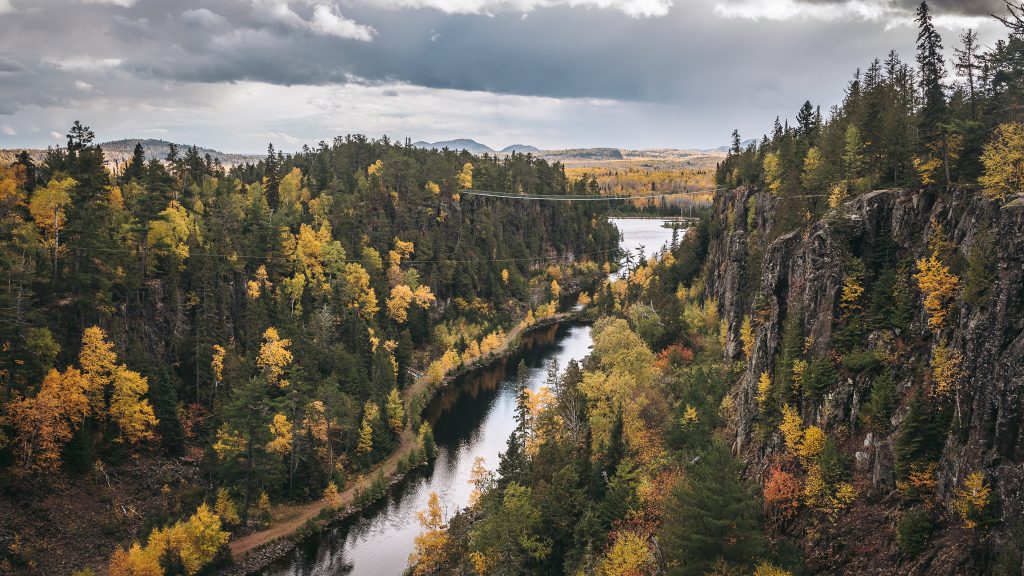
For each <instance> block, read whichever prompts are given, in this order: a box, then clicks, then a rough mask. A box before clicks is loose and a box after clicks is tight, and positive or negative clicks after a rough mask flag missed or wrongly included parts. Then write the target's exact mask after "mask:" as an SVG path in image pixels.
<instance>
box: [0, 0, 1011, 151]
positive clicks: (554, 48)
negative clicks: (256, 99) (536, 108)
mask: <svg viewBox="0 0 1024 576" xmlns="http://www.w3.org/2000/svg"><path fill="white" fill-rule="evenodd" d="M2 1H3V0H0V2H2ZM577 1H578V0H577ZM751 1H752V0H692V1H691V0H687V1H686V2H683V1H682V0H679V1H676V2H675V3H674V6H672V8H671V9H670V10H667V13H666V11H665V10H663V9H662V8H664V7H665V6H669V5H670V3H667V2H666V1H665V0H586V2H589V4H588V3H586V2H585V3H584V5H585V6H588V8H582V9H581V8H570V7H567V6H566V2H560V1H558V0H458V1H457V2H456V1H455V0H453V1H452V2H451V3H449V4H445V2H446V0H389V1H388V2H384V3H382V2H371V1H370V0H290V1H286V0H224V1H222V2H216V3H212V2H208V1H205V0H138V1H137V2H135V3H134V4H132V3H131V2H115V3H106V4H97V3H95V2H93V3H89V4H86V3H84V2H82V1H81V0H33V1H31V2H30V1H29V0H13V3H12V5H13V8H14V10H15V11H14V12H13V13H8V14H4V15H3V17H0V54H2V55H3V56H0V79H2V81H0V103H2V104H0V113H3V112H8V113H11V112H14V113H17V112H16V111H17V110H20V109H32V110H40V109H45V108H47V107H62V108H65V109H69V110H73V109H76V108H81V107H84V106H85V104H86V103H90V102H91V103H93V105H94V106H98V107H102V106H106V105H108V104H104V102H108V101H113V100H111V99H115V98H116V99H117V101H118V102H121V103H123V102H129V103H134V104H135V105H137V106H138V107H139V109H146V110H147V111H149V112H147V113H152V114H156V112H151V110H152V109H154V108H158V107H160V106H163V107H167V106H171V105H173V106H176V107H185V108H187V107H188V106H203V102H204V100H203V99H204V98H209V94H208V93H207V92H204V91H203V90H201V89H200V88H198V87H197V86H202V85H206V86H211V87H212V86H219V85H223V84H226V83H238V82H246V81H252V82H261V83H268V84H273V85H283V86H332V85H368V86H376V85H380V86H381V91H379V92H378V94H379V95H381V96H390V95H392V94H395V92H394V91H393V90H392V87H394V86H396V85H402V84H405V85H412V86H419V87H426V88H431V89H453V90H459V91H479V92H481V93H496V94H508V95H522V96H539V97H550V98H579V99H592V100H595V101H603V100H608V101H615V102H629V103H635V104H636V105H637V106H653V107H658V108H657V112H656V113H657V114H661V115H665V114H678V115H680V116H683V115H686V117H687V118H690V117H692V118H694V120H693V123H694V125H699V129H701V130H710V129H712V128H711V127H709V126H706V125H710V124H711V123H712V122H716V123H718V124H723V123H725V124H724V125H723V126H720V127H715V128H714V129H715V130H721V131H723V133H727V132H724V131H726V130H727V129H729V128H731V127H732V126H740V127H754V128H751V129H750V130H745V131H747V132H750V131H751V130H757V131H758V132H760V131H763V130H764V129H765V128H767V126H764V127H762V126H761V125H762V124H763V122H764V119H765V118H766V117H767V118H774V116H775V114H779V113H783V115H786V114H785V112H786V111H795V110H796V109H797V108H798V107H799V104H800V103H802V102H803V101H804V99H810V100H812V101H813V102H815V103H821V104H822V105H823V106H824V107H826V108H827V106H828V105H830V104H832V103H835V102H837V101H838V100H839V99H840V98H841V97H842V89H843V86H844V85H845V82H846V81H847V80H848V78H849V76H850V74H851V73H852V71H853V70H854V69H855V68H857V67H863V66H865V65H866V64H867V63H868V62H869V61H870V60H871V59H872V58H874V57H880V56H884V54H885V53H886V52H887V51H888V50H889V49H891V48H895V49H897V50H898V51H900V52H901V53H902V54H903V55H904V56H905V57H908V58H909V57H911V56H912V50H913V41H914V31H913V30H912V29H910V28H907V27H906V22H903V23H900V24H896V25H890V24H891V22H888V21H879V20H871V19H866V18H856V17H852V18H851V17H845V16H843V17H839V18H835V19H822V20H820V21H818V20H815V21H808V20H807V19H799V18H798V19H787V18H774V19H768V20H763V19H762V20H759V19H758V17H756V16H753V17H745V16H742V15H741V16H740V17H733V18H728V17H725V16H723V13H722V11H721V8H722V6H728V5H733V4H743V3H744V2H746V3H747V4H748V5H749V4H750V3H751ZM796 1H799V0H796ZM803 1H804V3H807V2H814V3H815V4H816V5H817V6H824V7H825V8H828V7H830V6H836V7H837V9H841V7H842V6H843V5H844V4H846V3H844V2H838V1H836V2H833V1H830V0H803ZM871 1H872V0H865V1H864V2H862V3H861V4H865V3H866V4H871ZM878 2H879V3H880V4H879V5H884V7H886V10H887V11H886V12H885V14H887V15H892V14H894V13H895V14H902V15H912V14H913V8H914V3H913V2H911V0H878ZM896 2H900V3H901V4H896ZM117 4H122V5H117ZM754 4H755V5H756V4H757V3H756V2H755V3H754ZM932 4H933V6H934V7H935V12H936V13H940V14H986V13H988V12H990V11H995V10H996V9H998V8H999V6H1000V5H1001V4H1000V2H999V1H998V0H969V1H967V2H958V1H954V0H937V1H936V0H933V2H932ZM126 5H127V6H126ZM447 5H450V6H456V7H458V9H452V10H445V9H443V8H444V7H445V6H447ZM382 6H386V7H382ZM396 6H398V7H396ZM402 6H404V7H405V8H403V7H402ZM408 6H427V7H421V8H408ZM430 6H433V8H431V7H430ZM466 6H469V7H470V8H469V9H463V8H464V7H466ZM545 6H548V7H545ZM598 6H601V7H605V8H606V9H598V8H596V7H598ZM437 7H441V8H442V9H437ZM517 7H518V8H519V9H517ZM652 7H653V8H652ZM662 14H663V15H662ZM904 20H905V18H904ZM944 34H946V35H947V36H949V40H950V41H949V42H947V44H952V43H953V35H952V34H951V33H950V31H949V30H945V31H944ZM386 99H387V100H389V101H398V100H401V99H400V98H386ZM97 102H98V104H97ZM168 102H171V104H168ZM595 105H599V106H605V105H604V104H601V103H598V104H595ZM666 107H670V108H666ZM671 107H674V108H671ZM607 109H608V111H609V114H613V113H615V109H614V107H612V106H608V107H607ZM651 110H655V109H654V108H652V109H651ZM132 111H133V110H127V111H126V113H130V112H132ZM438 113H439V114H440V113H443V110H439V111H438ZM32 114H36V117H41V116H42V114H43V113H41V112H33V113H32ZM651 114H655V112H651ZM26 123H30V122H26ZM651 125H652V127H653V129H658V125H659V123H658V122H656V121H652V122H651ZM752 135H753V134H752ZM403 136H404V135H403ZM607 143H613V142H607Z"/></svg>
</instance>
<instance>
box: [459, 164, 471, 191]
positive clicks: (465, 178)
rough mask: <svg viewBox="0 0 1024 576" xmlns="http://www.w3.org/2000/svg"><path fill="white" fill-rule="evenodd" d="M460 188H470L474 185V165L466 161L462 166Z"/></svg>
mask: <svg viewBox="0 0 1024 576" xmlns="http://www.w3.org/2000/svg"><path fill="white" fill-rule="evenodd" d="M458 181H459V188H461V189H463V190H468V189H470V188H472V187H473V165H472V164H470V163H469V162H466V163H465V164H464V165H463V166H462V172H459V177H458Z"/></svg>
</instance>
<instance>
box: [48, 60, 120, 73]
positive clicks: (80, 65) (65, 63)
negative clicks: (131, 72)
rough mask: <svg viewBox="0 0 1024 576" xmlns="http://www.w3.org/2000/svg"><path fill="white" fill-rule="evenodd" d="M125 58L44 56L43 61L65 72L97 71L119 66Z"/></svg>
mask: <svg viewBox="0 0 1024 576" xmlns="http://www.w3.org/2000/svg"><path fill="white" fill-rule="evenodd" d="M122 62H123V60H121V59H120V58H91V57H89V56H73V57H69V58H57V57H53V56H47V57H44V58H43V60H42V63H43V64H44V65H46V66H49V67H51V68H56V69H58V70H62V71H64V72H96V71H100V70H109V69H111V68H117V67H118V66H120V65H121V63H122Z"/></svg>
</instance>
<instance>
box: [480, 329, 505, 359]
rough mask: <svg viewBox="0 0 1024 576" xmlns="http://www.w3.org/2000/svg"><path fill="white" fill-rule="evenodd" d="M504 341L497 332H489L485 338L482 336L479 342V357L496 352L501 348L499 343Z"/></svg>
mask: <svg viewBox="0 0 1024 576" xmlns="http://www.w3.org/2000/svg"><path fill="white" fill-rule="evenodd" d="M503 340H504V338H503V337H502V336H500V335H499V334H498V333H497V332H491V333H490V334H488V335H487V336H484V338H483V340H481V341H480V355H481V356H487V355H489V354H491V353H492V352H496V351H497V350H498V349H499V348H501V343H502V341H503Z"/></svg>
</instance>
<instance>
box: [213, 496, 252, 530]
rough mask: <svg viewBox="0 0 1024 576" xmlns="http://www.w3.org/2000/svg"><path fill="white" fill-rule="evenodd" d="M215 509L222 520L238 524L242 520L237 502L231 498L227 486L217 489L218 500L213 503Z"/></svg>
mask: <svg viewBox="0 0 1024 576" xmlns="http://www.w3.org/2000/svg"><path fill="white" fill-rule="evenodd" d="M264 494H265V493H264ZM213 509H214V510H215V511H216V512H217V516H220V519H221V521H222V522H225V523H227V524H238V523H239V522H241V521H242V519H241V518H239V517H238V507H237V506H235V502H234V501H233V500H232V499H231V494H229V493H228V489H227V488H218V489H217V502H216V503H215V504H214V505H213Z"/></svg>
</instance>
